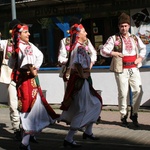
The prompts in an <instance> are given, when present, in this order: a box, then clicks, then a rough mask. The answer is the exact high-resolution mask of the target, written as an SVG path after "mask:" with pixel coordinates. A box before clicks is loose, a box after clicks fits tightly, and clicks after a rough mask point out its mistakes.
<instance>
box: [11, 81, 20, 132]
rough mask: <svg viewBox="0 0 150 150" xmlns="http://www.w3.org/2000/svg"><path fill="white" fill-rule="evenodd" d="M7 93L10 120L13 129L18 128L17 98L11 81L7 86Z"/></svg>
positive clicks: (14, 86)
mask: <svg viewBox="0 0 150 150" xmlns="http://www.w3.org/2000/svg"><path fill="white" fill-rule="evenodd" d="M8 95H9V102H8V103H9V107H10V120H11V123H12V126H13V130H14V131H16V130H19V126H20V116H19V112H18V98H17V92H16V85H15V83H14V82H13V81H12V82H11V83H10V84H9V86H8Z"/></svg>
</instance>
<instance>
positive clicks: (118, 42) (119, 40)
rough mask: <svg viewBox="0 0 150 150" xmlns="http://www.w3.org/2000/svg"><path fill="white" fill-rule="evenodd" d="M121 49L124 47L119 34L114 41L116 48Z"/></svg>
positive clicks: (116, 49)
mask: <svg viewBox="0 0 150 150" xmlns="http://www.w3.org/2000/svg"><path fill="white" fill-rule="evenodd" d="M121 49H122V45H121V38H120V37H119V36H116V41H115V43H114V50H115V51H120V50H121Z"/></svg>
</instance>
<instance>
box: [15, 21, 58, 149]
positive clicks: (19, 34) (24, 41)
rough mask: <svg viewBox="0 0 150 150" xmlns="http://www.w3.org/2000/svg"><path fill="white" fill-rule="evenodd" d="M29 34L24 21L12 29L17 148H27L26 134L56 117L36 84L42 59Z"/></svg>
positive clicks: (46, 124) (28, 136)
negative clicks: (20, 131)
mask: <svg viewBox="0 0 150 150" xmlns="http://www.w3.org/2000/svg"><path fill="white" fill-rule="evenodd" d="M29 36H30V33H29V30H28V26H27V25H25V24H21V23H19V24H17V25H16V26H15V27H14V28H13V30H12V38H13V43H14V45H13V47H14V53H13V54H12V59H15V61H16V63H15V66H14V69H13V73H12V79H13V80H14V81H15V82H16V88H17V96H18V103H19V106H18V109H19V110H20V118H21V123H22V127H23V131H24V132H23V138H22V141H21V144H20V147H19V148H20V150H30V143H29V141H30V140H29V139H30V136H31V135H34V134H36V133H37V132H40V131H42V129H43V128H45V127H47V126H48V125H50V124H53V123H55V120H56V119H57V118H58V117H59V115H58V114H56V113H55V112H54V110H53V109H52V108H51V107H50V105H49V104H48V103H47V101H46V99H45V97H44V96H43V93H42V90H41V88H40V84H39V79H38V75H37V70H38V69H39V68H40V66H41V64H42V62H43V54H42V52H41V51H40V50H39V49H38V48H37V47H36V46H35V45H33V44H32V43H30V42H29Z"/></svg>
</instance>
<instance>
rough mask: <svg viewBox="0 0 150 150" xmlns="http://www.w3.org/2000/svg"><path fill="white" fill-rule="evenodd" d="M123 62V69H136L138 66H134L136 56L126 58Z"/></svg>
mask: <svg viewBox="0 0 150 150" xmlns="http://www.w3.org/2000/svg"><path fill="white" fill-rule="evenodd" d="M122 60H123V68H134V67H136V64H134V61H135V60H136V55H134V56H124V57H123V59H122Z"/></svg>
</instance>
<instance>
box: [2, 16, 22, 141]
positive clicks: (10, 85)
mask: <svg viewBox="0 0 150 150" xmlns="http://www.w3.org/2000/svg"><path fill="white" fill-rule="evenodd" d="M18 23H20V21H19V20H17V19H14V20H12V21H11V22H10V23H9V29H10V31H9V32H11V30H12V28H13V27H14V26H15V25H16V24H18ZM0 52H1V54H2V55H1V58H2V60H1V62H2V63H1V66H0V82H1V83H3V84H5V85H7V89H8V104H9V108H10V120H11V124H12V127H13V130H14V134H15V139H16V140H21V131H20V116H19V111H18V98H17V92H16V83H15V82H14V81H12V79H11V73H12V66H10V59H11V54H12V39H6V40H0ZM11 63H12V62H11Z"/></svg>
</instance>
